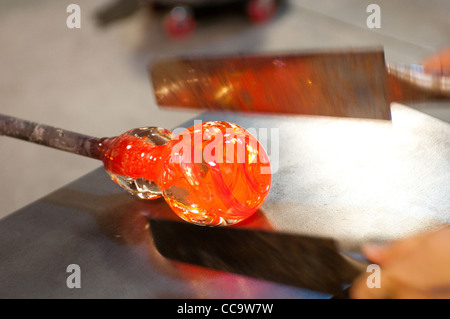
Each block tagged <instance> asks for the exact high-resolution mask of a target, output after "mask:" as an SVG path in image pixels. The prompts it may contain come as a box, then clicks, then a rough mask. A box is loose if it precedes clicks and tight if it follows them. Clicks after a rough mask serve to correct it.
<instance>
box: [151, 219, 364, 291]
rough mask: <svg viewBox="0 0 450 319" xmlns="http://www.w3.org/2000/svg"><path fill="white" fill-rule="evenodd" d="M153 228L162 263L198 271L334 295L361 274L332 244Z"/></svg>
mask: <svg viewBox="0 0 450 319" xmlns="http://www.w3.org/2000/svg"><path fill="white" fill-rule="evenodd" d="M150 226H151V231H152V234H153V238H154V242H155V245H156V248H157V249H158V251H159V252H160V253H161V254H162V255H163V256H164V257H167V258H170V259H174V260H178V261H183V262H187V263H191V264H195V265H200V266H205V267H210V268H213V269H218V270H222V271H227V272H232V273H236V274H241V275H246V276H251V277H255V278H260V279H265V280H270V281H274V282H278V283H282V284H287V285H293V286H297V287H302V288H306V289H310V290H314V291H319V292H324V293H328V294H333V295H340V294H342V293H343V288H344V285H346V284H349V283H351V282H352V281H353V280H354V279H355V278H356V276H358V275H359V274H360V273H361V270H360V269H359V268H358V267H357V266H355V265H353V264H351V263H350V262H348V261H347V260H346V258H344V257H343V256H342V255H341V254H340V253H339V251H338V249H337V246H336V243H335V241H334V240H332V239H328V238H316V237H308V236H302V235H296V234H289V233H279V232H272V231H262V230H255V229H245V228H237V227H216V228H213V227H200V226H196V225H192V224H189V223H185V222H179V221H173V220H166V219H151V220H150Z"/></svg>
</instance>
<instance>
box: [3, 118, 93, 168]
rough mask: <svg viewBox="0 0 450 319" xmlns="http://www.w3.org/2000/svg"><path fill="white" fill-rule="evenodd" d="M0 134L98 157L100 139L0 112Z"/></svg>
mask: <svg viewBox="0 0 450 319" xmlns="http://www.w3.org/2000/svg"><path fill="white" fill-rule="evenodd" d="M0 135H6V136H10V137H14V138H18V139H21V140H24V141H28V142H32V143H36V144H40V145H44V146H48V147H52V148H56V149H58V150H62V151H66V152H70V153H75V154H78V155H82V156H87V157H90V158H94V159H100V156H101V154H100V149H99V143H100V141H101V140H100V139H98V138H95V137H92V136H88V135H83V134H79V133H75V132H71V131H67V130H63V129H60V128H56V127H53V126H49V125H44V124H39V123H35V122H30V121H26V120H22V119H19V118H16V117H12V116H7V115H3V114H0Z"/></svg>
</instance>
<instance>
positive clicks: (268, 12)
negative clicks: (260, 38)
mask: <svg viewBox="0 0 450 319" xmlns="http://www.w3.org/2000/svg"><path fill="white" fill-rule="evenodd" d="M276 10H277V5H276V3H275V1H274V0H251V1H250V3H249V4H248V7H247V13H248V16H249V18H250V20H251V21H252V22H253V23H256V24H259V23H264V22H267V21H269V20H270V19H272V17H273V16H274V15H275V12H276Z"/></svg>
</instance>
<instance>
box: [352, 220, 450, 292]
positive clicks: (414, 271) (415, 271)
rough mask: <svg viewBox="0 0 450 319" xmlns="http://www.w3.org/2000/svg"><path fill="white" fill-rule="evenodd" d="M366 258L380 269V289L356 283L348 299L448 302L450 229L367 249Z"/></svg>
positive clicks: (364, 278) (360, 281) (362, 278)
mask: <svg viewBox="0 0 450 319" xmlns="http://www.w3.org/2000/svg"><path fill="white" fill-rule="evenodd" d="M363 253H364V254H365V256H366V257H367V258H368V259H369V260H370V261H371V262H372V263H375V264H378V265H379V266H380V267H381V271H380V283H381V287H380V288H369V287H368V286H367V277H368V276H370V273H369V274H367V275H362V276H360V277H359V278H358V279H356V280H355V282H354V283H353V286H352V288H351V290H350V297H351V298H359V299H369V298H396V299H397V298H399V299H425V298H432V299H437V298H450V226H447V227H445V228H442V229H440V230H438V231H434V232H429V233H424V234H420V235H417V236H414V237H411V238H407V239H404V240H400V241H397V242H394V243H392V244H390V245H388V246H385V247H381V246H375V245H367V246H366V247H364V248H363Z"/></svg>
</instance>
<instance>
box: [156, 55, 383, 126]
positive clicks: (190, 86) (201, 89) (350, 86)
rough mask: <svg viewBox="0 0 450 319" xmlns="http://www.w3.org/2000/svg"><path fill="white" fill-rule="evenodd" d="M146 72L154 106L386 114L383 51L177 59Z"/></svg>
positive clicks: (372, 116) (357, 115) (366, 115)
mask: <svg viewBox="0 0 450 319" xmlns="http://www.w3.org/2000/svg"><path fill="white" fill-rule="evenodd" d="M150 74H151V80H152V83H153V88H154V93H155V97H156V101H157V104H158V105H159V106H166V107H185V108H197V109H210V110H225V111H241V112H261V113H285V114H307V115H322V116H338V117H355V118H369V119H382V120H390V119H391V112H390V101H389V96H388V93H387V83H388V74H387V69H386V63H385V59H384V52H383V50H370V51H364V50H355V51H345V52H339V51H337V52H326V53H300V54H279V55H273V54H272V55H233V56H215V57H211V56H208V57H206V56H196V57H184V58H183V57H180V58H171V59H164V60H160V61H158V62H156V63H155V64H153V65H152V66H150Z"/></svg>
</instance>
